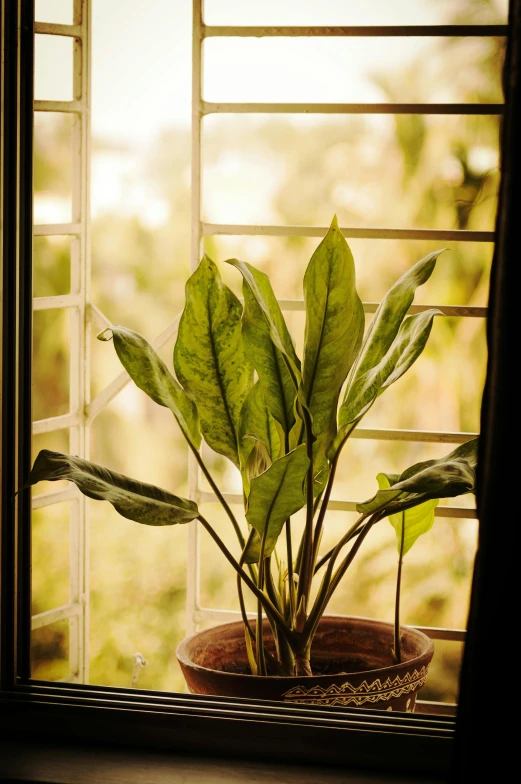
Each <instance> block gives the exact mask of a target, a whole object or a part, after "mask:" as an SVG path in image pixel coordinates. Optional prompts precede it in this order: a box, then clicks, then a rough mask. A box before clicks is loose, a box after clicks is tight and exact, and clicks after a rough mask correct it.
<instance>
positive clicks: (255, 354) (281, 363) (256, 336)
mask: <svg viewBox="0 0 521 784" xmlns="http://www.w3.org/2000/svg"><path fill="white" fill-rule="evenodd" d="M245 267H247V268H248V272H249V273H251V276H252V278H253V279H254V280H255V281H256V283H257V287H258V289H259V291H262V295H263V300H264V303H265V306H266V307H267V309H268V311H269V313H270V318H271V320H272V322H273V325H274V328H276V330H277V334H278V335H279V336H280V339H281V342H282V343H283V344H284V346H285V347H286V348H285V351H286V353H287V354H288V357H289V356H291V358H292V362H293V363H294V364H295V366H296V367H297V369H298V367H299V362H298V358H297V357H296V354H295V353H294V349H293V343H292V341H291V337H290V335H289V332H288V328H287V326H286V322H285V321H284V316H283V315H282V312H281V310H280V307H279V303H278V302H277V300H276V298H275V294H274V293H273V291H272V288H271V284H270V282H269V279H268V277H267V276H266V275H264V273H262V272H259V271H258V270H255V269H254V268H253V267H250V266H249V265H245ZM243 292H244V313H243V317H242V327H243V334H244V341H245V344H246V350H247V352H248V356H250V357H251V360H252V362H253V365H254V367H255V370H256V371H257V375H258V377H259V379H260V380H261V382H262V384H263V385H264V399H265V404H266V406H267V408H269V410H270V411H271V413H272V415H273V416H274V417H275V419H277V420H278V421H279V422H280V423H281V425H282V427H283V428H284V433H285V434H286V435H288V434H289V432H290V430H291V428H292V426H293V424H294V422H295V414H294V404H295V394H296V393H295V385H294V383H293V379H292V376H291V374H290V371H289V370H288V366H287V361H286V360H285V359H284V355H283V353H282V351H280V350H279V349H278V348H277V346H276V344H275V343H274V341H273V340H272V337H271V332H270V324H269V322H268V320H267V318H266V317H265V315H264V311H263V309H262V308H261V306H260V305H259V303H258V301H257V299H256V298H255V297H254V295H253V293H252V291H251V289H250V286H249V285H248V283H247V282H246V280H244V281H243Z"/></svg>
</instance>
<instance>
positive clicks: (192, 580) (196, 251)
mask: <svg viewBox="0 0 521 784" xmlns="http://www.w3.org/2000/svg"><path fill="white" fill-rule="evenodd" d="M203 2H204V0H193V1H192V160H191V238H190V240H191V241H190V269H191V271H192V272H193V271H194V270H195V269H196V268H197V265H198V264H199V261H200V258H201V245H202V239H203V231H202V221H201V199H202V193H201V188H202V177H201V159H202V121H203V108H202V107H203V100H202V90H203ZM188 493H189V497H190V498H191V499H192V500H193V501H195V502H196V503H197V499H198V497H199V467H198V465H197V461H196V459H195V457H194V455H193V454H192V452H191V451H190V450H188ZM199 534H200V531H199V523H198V522H197V520H195V521H194V522H192V524H191V525H190V527H189V529H188V545H187V554H186V557H187V568H186V634H191V633H193V632H195V631H197V629H198V626H197V624H196V623H194V619H193V614H194V610H195V609H196V607H197V606H198V605H199V586H200V579H199V571H200V552H199Z"/></svg>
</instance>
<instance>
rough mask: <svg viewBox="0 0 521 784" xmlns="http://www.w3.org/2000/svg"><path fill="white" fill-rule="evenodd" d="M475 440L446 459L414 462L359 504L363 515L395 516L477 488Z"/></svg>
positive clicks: (476, 446)
mask: <svg viewBox="0 0 521 784" xmlns="http://www.w3.org/2000/svg"><path fill="white" fill-rule="evenodd" d="M477 450H478V438H474V439H471V441H469V442H467V443H465V444H462V445H460V446H459V447H457V448H456V449H454V450H453V451H452V452H451V453H450V454H448V455H447V456H446V457H442V458H440V459H439V460H427V461H424V462H421V463H416V464H415V465H413V466H411V467H410V468H408V469H406V470H405V471H404V472H403V473H402V474H401V475H400V477H399V480H398V481H397V482H394V483H393V484H392V485H391V487H389V488H387V489H381V490H378V492H377V493H376V495H375V496H373V498H370V499H369V500H368V501H364V502H363V503H359V504H357V505H356V508H357V510H358V511H359V512H361V513H363V514H374V513H375V512H384V511H385V512H386V515H389V514H395V513H396V512H401V511H403V510H405V509H412V508H413V507H415V506H418V504H422V503H424V501H429V500H432V499H439V498H454V497H455V496H458V495H464V494H465V493H473V492H475V489H476V465H477Z"/></svg>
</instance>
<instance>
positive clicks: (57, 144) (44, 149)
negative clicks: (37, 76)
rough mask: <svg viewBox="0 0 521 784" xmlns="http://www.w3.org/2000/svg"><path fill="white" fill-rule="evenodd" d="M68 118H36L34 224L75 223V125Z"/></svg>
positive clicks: (50, 115) (40, 114)
mask: <svg viewBox="0 0 521 784" xmlns="http://www.w3.org/2000/svg"><path fill="white" fill-rule="evenodd" d="M73 122H74V118H73V117H72V115H69V114H58V113H56V112H35V115H34V222H35V224H36V225H38V224H42V223H67V222H69V221H70V220H71V219H72V124H73Z"/></svg>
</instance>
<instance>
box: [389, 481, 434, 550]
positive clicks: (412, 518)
mask: <svg viewBox="0 0 521 784" xmlns="http://www.w3.org/2000/svg"><path fill="white" fill-rule="evenodd" d="M376 479H377V481H378V487H379V488H380V490H385V489H388V488H390V487H391V485H392V483H393V481H397V479H398V477H397V476H396V474H378V476H377V477H376ZM439 502H440V501H439V498H434V499H432V500H431V501H425V502H424V503H423V504H418V506H415V507H412V508H410V509H406V510H405V511H404V512H398V513H396V514H392V515H389V518H388V519H389V522H390V523H391V525H392V527H393V528H394V530H395V531H396V544H397V548H398V553H400V551H401V543H402V529H403V531H404V533H403V555H405V554H406V553H408V552H409V550H410V549H411V547H412V546H413V544H414V543H415V541H416V540H417V539H418V537H419V536H421V535H422V534H425V533H427V531H430V529H431V528H432V526H433V524H434V510H435V508H436V507H437V506H438V504H439Z"/></svg>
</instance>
